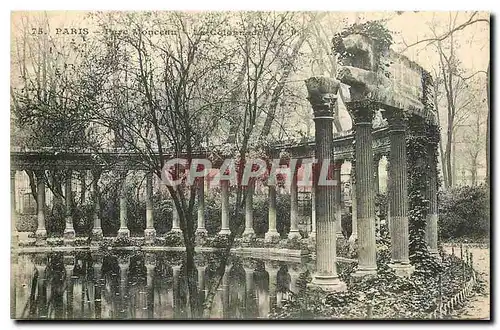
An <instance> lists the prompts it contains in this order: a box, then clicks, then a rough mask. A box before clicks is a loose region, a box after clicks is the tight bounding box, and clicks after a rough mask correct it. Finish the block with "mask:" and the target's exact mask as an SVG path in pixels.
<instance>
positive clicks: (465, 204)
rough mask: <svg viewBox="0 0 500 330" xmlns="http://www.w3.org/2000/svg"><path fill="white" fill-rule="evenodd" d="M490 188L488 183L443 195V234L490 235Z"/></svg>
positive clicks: (461, 236)
mask: <svg viewBox="0 0 500 330" xmlns="http://www.w3.org/2000/svg"><path fill="white" fill-rule="evenodd" d="M489 203H490V201H489V191H488V187H487V186H486V185H481V186H475V187H469V186H464V187H458V188H454V189H451V190H449V191H447V192H443V193H441V194H440V198H439V231H440V232H439V233H440V237H442V238H444V239H451V238H484V237H488V236H489V231H490V214H489Z"/></svg>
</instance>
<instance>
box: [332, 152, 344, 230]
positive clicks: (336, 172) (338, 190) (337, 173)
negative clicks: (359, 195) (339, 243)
mask: <svg viewBox="0 0 500 330" xmlns="http://www.w3.org/2000/svg"><path fill="white" fill-rule="evenodd" d="M342 163H343V160H339V161H336V162H335V163H334V166H333V179H334V180H335V181H336V182H337V183H336V185H335V223H336V224H337V239H343V238H344V234H343V233H342V201H341V199H342V182H341V169H342Z"/></svg>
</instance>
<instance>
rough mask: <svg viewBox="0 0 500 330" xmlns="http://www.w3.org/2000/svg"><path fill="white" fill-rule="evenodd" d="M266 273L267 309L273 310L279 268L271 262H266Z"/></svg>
mask: <svg viewBox="0 0 500 330" xmlns="http://www.w3.org/2000/svg"><path fill="white" fill-rule="evenodd" d="M266 271H267V274H268V275H269V307H270V308H273V307H274V306H276V299H277V297H276V294H277V292H276V288H277V282H278V271H279V266H278V265H277V264H275V263H274V262H273V261H266Z"/></svg>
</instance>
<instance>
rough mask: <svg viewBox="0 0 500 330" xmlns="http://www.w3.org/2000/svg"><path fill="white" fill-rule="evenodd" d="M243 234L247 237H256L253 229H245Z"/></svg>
mask: <svg viewBox="0 0 500 330" xmlns="http://www.w3.org/2000/svg"><path fill="white" fill-rule="evenodd" d="M241 236H242V237H243V238H246V239H252V238H254V237H255V231H254V230H253V229H252V230H245V231H244V232H243V234H242V235H241Z"/></svg>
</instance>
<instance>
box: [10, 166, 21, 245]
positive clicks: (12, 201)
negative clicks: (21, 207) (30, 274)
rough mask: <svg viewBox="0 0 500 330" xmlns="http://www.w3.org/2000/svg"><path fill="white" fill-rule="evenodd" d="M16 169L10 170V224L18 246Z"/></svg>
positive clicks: (13, 242)
mask: <svg viewBox="0 0 500 330" xmlns="http://www.w3.org/2000/svg"><path fill="white" fill-rule="evenodd" d="M16 205H17V204H16V170H11V171H10V212H11V218H10V221H11V222H10V226H11V232H12V245H13V246H17V244H18V240H19V234H18V232H17V219H18V214H17V208H16Z"/></svg>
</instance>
